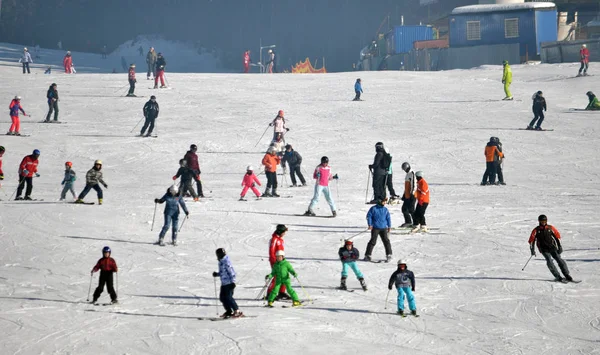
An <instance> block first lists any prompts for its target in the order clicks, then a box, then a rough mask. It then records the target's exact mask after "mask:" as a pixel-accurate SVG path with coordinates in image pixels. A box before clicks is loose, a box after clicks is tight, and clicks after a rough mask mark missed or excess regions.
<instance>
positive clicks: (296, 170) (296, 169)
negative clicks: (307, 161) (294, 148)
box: [290, 165, 306, 185]
mask: <svg viewBox="0 0 600 355" xmlns="http://www.w3.org/2000/svg"><path fill="white" fill-rule="evenodd" d="M296 175H298V179H300V182H301V183H302V185H306V180H305V179H304V176H303V175H302V171H301V168H300V165H290V179H291V180H292V185H296Z"/></svg>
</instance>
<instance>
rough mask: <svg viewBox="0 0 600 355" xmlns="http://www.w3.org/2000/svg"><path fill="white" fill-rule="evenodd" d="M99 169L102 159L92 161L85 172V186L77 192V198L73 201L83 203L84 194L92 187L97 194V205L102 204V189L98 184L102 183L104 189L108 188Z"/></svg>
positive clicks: (100, 168)
mask: <svg viewBox="0 0 600 355" xmlns="http://www.w3.org/2000/svg"><path fill="white" fill-rule="evenodd" d="M101 170H102V160H96V161H95V162H94V166H93V167H92V168H91V169H90V170H88V172H87V173H86V174H85V188H84V189H83V191H81V193H80V194H79V197H78V198H77V201H75V203H85V202H84V201H83V199H84V198H85V195H87V194H88V192H90V190H91V189H94V190H96V193H97V194H98V204H99V205H101V204H102V198H103V194H102V189H101V188H100V184H102V185H104V188H105V189H108V185H107V184H106V183H105V182H104V180H103V179H102V171H101Z"/></svg>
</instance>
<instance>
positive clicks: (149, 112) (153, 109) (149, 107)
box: [144, 100, 158, 118]
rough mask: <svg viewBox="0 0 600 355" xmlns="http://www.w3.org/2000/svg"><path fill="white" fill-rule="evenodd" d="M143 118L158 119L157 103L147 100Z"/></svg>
mask: <svg viewBox="0 0 600 355" xmlns="http://www.w3.org/2000/svg"><path fill="white" fill-rule="evenodd" d="M144 117H146V118H156V117H158V102H156V101H154V102H152V100H148V102H146V104H145V105H144Z"/></svg>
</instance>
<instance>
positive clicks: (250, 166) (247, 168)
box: [246, 165, 254, 171]
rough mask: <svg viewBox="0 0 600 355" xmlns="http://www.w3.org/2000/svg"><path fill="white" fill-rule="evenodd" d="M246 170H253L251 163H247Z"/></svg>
mask: <svg viewBox="0 0 600 355" xmlns="http://www.w3.org/2000/svg"><path fill="white" fill-rule="evenodd" d="M246 171H254V168H253V167H252V165H248V166H247V167H246Z"/></svg>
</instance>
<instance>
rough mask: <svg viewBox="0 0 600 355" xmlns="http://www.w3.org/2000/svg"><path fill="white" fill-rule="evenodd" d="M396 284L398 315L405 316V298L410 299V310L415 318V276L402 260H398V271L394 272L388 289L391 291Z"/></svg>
mask: <svg viewBox="0 0 600 355" xmlns="http://www.w3.org/2000/svg"><path fill="white" fill-rule="evenodd" d="M394 284H395V286H396V290H398V312H397V313H398V314H399V315H401V316H404V296H405V295H406V298H407V299H408V308H409V309H410V314H412V315H413V316H415V317H418V315H417V304H416V302H415V296H414V294H413V292H415V274H413V272H412V271H410V270H408V269H407V267H406V263H405V262H404V261H402V260H398V270H396V271H394V273H393V274H392V276H391V277H390V281H389V282H388V289H389V290H391V289H392V286H393V285H394Z"/></svg>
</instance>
